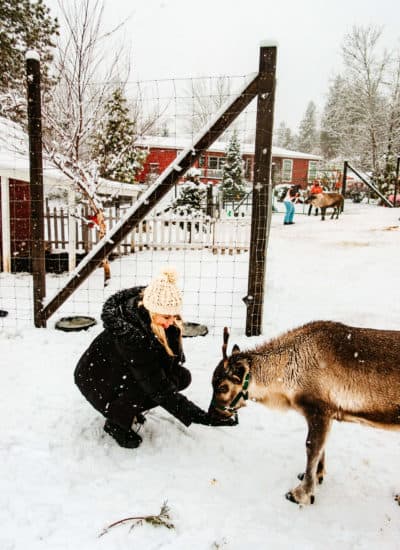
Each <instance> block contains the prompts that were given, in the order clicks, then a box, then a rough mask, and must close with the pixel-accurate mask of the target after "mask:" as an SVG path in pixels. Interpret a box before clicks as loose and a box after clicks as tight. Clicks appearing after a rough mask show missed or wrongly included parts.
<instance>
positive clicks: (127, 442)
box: [104, 420, 142, 449]
mask: <svg viewBox="0 0 400 550" xmlns="http://www.w3.org/2000/svg"><path fill="white" fill-rule="evenodd" d="M104 431H105V432H106V433H108V434H109V435H111V437H113V438H114V439H115V441H116V442H117V443H118V445H120V447H125V448H126V449H136V447H139V445H140V444H141V442H142V438H141V437H140V435H139V434H137V433H135V432H134V431H133V430H124V429H123V428H121V427H120V426H118V424H113V423H112V422H110V421H109V420H106V423H105V424H104Z"/></svg>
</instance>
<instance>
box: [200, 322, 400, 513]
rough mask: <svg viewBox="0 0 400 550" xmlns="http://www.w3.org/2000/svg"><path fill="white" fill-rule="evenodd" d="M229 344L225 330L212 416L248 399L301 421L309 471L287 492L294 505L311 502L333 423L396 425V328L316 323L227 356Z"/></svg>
mask: <svg viewBox="0 0 400 550" xmlns="http://www.w3.org/2000/svg"><path fill="white" fill-rule="evenodd" d="M227 341H228V333H227V330H225V334H224V345H223V359H222V361H221V362H220V363H219V365H218V366H217V368H216V369H215V371H214V375H213V379H212V385H213V390H214V391H213V397H212V401H211V404H210V409H209V412H210V414H220V415H228V416H230V415H233V414H237V410H238V409H239V408H240V407H242V406H244V405H245V404H246V401H247V399H252V400H254V401H258V402H260V403H262V404H263V405H266V406H267V407H274V408H281V409H295V410H296V411H298V412H299V413H300V414H301V415H303V416H304V417H305V419H306V422H307V424H308V434H307V438H306V452H307V464H306V470H305V473H304V474H301V476H299V478H300V479H301V483H300V484H299V485H298V486H297V487H295V488H293V489H291V490H290V491H289V492H288V493H287V494H286V498H288V499H289V500H291V501H292V502H296V503H298V504H310V503H311V504H312V503H313V502H314V491H315V487H316V484H317V482H319V483H322V480H323V477H324V472H325V451H324V448H325V443H326V440H327V436H328V433H329V430H330V427H331V425H332V421H333V420H338V421H345V422H358V423H361V424H366V425H369V426H373V427H375V428H385V429H389V430H399V429H400V331H392V330H376V329H370V328H356V327H350V326H346V325H344V324H342V323H336V322H331V321H315V322H311V323H308V324H306V325H304V326H302V327H299V328H296V329H293V330H291V331H289V332H287V333H286V334H283V335H282V336H280V337H278V338H275V339H273V340H271V341H269V342H266V343H264V344H261V345H259V346H257V347H255V348H254V349H250V350H247V351H243V352H241V351H240V350H239V348H238V347H237V346H234V348H233V350H232V355H231V356H230V357H228V356H227V354H226V347H227ZM396 500H398V501H399V500H400V497H396Z"/></svg>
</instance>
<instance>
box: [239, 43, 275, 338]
mask: <svg viewBox="0 0 400 550" xmlns="http://www.w3.org/2000/svg"><path fill="white" fill-rule="evenodd" d="M276 54H277V47H276V46H275V45H261V48H260V69H259V80H258V99H257V120H256V143H255V155H254V180H253V205H252V216H251V233H250V259H249V277H248V290H247V296H246V297H245V298H244V302H245V304H246V306H247V315H246V336H258V335H259V334H261V332H262V317H263V305H264V284H265V274H266V260H267V258H266V256H267V245H268V237H269V229H270V224H271V217H272V182H271V166H272V161H271V158H272V131H273V123H274V102H275V80H276V79H275V73H276Z"/></svg>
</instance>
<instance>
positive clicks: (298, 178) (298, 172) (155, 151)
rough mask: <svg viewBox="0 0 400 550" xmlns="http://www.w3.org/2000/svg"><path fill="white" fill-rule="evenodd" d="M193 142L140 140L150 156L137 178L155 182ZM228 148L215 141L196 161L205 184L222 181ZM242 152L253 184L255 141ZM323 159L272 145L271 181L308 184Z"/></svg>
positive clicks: (248, 178) (244, 165)
mask: <svg viewBox="0 0 400 550" xmlns="http://www.w3.org/2000/svg"><path fill="white" fill-rule="evenodd" d="M191 144H192V143H191V141H190V140H189V139H187V140H185V139H178V138H172V137H158V136H149V137H146V138H143V139H142V140H141V141H140V142H138V146H140V147H143V148H146V149H147V150H148V156H147V159H146V162H145V164H144V168H143V171H142V172H141V173H140V174H139V175H138V181H139V182H140V183H149V182H151V181H153V180H154V179H155V178H156V177H157V176H159V175H160V174H161V173H162V172H163V171H164V170H165V168H167V166H168V165H169V164H170V163H171V162H173V161H174V160H175V159H176V157H177V156H178V154H179V153H180V152H181V151H183V149H186V148H187V147H190V146H191ZM227 147H228V144H227V143H225V142H221V141H216V142H215V143H214V144H213V145H211V147H210V148H209V149H208V150H207V151H206V152H205V154H203V155H201V156H200V158H199V160H198V161H196V162H194V164H193V167H194V168H197V169H198V171H199V175H200V180H201V181H202V182H203V183H214V184H216V183H220V181H221V179H222V174H223V164H224V160H225V151H226V149H227ZM241 151H242V158H243V168H244V177H245V179H246V181H247V182H248V183H253V170H254V144H249V143H243V144H241ZM320 160H322V159H321V157H319V156H317V155H311V154H309V153H301V152H298V151H289V150H287V149H282V148H280V147H272V181H273V183H274V184H278V183H296V184H299V185H301V186H302V187H306V186H307V184H308V183H311V182H312V181H313V179H315V177H316V175H317V169H318V164H319V161H320Z"/></svg>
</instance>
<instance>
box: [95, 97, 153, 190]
mask: <svg viewBox="0 0 400 550" xmlns="http://www.w3.org/2000/svg"><path fill="white" fill-rule="evenodd" d="M135 139H136V132H135V125H134V123H133V122H132V121H131V120H130V118H129V109H128V106H127V102H126V99H125V97H124V94H123V91H122V89H121V88H117V89H116V90H114V92H113V93H112V94H111V97H110V99H109V100H108V102H107V103H106V105H105V116H104V120H103V121H102V123H101V125H100V130H99V132H98V133H97V135H96V136H95V138H94V140H93V153H94V156H95V158H96V160H97V162H98V164H99V175H100V176H101V177H103V178H107V179H110V180H113V181H120V182H124V183H135V181H136V175H137V174H138V173H140V172H141V171H142V169H143V164H144V162H145V160H146V156H147V153H146V151H144V150H143V149H140V148H137V147H135Z"/></svg>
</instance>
